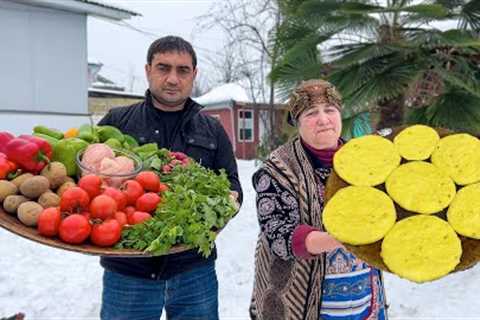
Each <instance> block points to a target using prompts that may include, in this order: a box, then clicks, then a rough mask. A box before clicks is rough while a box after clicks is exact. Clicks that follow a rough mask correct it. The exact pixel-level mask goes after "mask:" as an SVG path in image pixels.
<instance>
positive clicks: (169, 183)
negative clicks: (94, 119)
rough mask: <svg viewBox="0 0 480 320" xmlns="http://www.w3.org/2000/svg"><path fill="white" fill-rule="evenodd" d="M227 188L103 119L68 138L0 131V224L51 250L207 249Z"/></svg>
mask: <svg viewBox="0 0 480 320" xmlns="http://www.w3.org/2000/svg"><path fill="white" fill-rule="evenodd" d="M87 127H88V128H87ZM82 130H83V131H82ZM22 148H24V149H23V151H24V152H23V154H24V155H25V150H27V149H28V157H25V156H23V157H22V156H21V155H22V152H21V150H22ZM25 148H27V149H25ZM229 188H230V184H229V181H228V179H227V177H226V174H225V173H224V172H221V173H220V174H219V175H217V174H216V173H214V172H213V171H211V170H208V169H206V168H204V167H202V166H200V165H199V164H198V163H196V162H195V161H193V160H192V159H190V158H188V157H187V156H186V155H184V154H183V153H179V152H170V151H168V150H165V149H159V148H158V147H157V145H156V144H154V143H152V144H147V145H143V146H138V144H137V143H136V141H135V140H134V138H133V137H130V136H127V135H124V134H123V133H122V132H120V131H119V130H118V129H116V128H114V127H111V126H103V127H96V126H95V127H92V126H83V127H81V128H80V129H79V130H69V131H68V137H67V132H66V133H65V134H62V133H61V132H58V131H55V130H52V129H48V128H44V127H35V128H34V135H21V136H18V137H14V136H13V135H11V134H9V133H6V132H0V204H1V205H0V227H2V228H4V229H6V230H8V231H10V232H12V233H14V234H17V235H19V236H21V237H24V238H26V239H29V240H32V241H35V242H38V243H41V244H44V245H48V246H51V247H55V248H60V249H64V250H69V251H74V252H80V253H84V254H89V255H100V256H112V257H145V256H156V255H165V254H174V253H178V252H182V251H186V250H190V249H195V250H197V251H199V252H200V253H201V254H203V255H204V256H208V255H209V254H210V253H211V251H212V250H213V248H214V240H215V238H216V235H217V233H218V230H220V229H221V228H222V227H223V226H224V225H225V224H226V222H227V221H228V220H229V219H230V218H231V217H232V216H233V215H234V214H235V213H236V212H237V208H236V207H235V204H234V202H232V201H231V198H230V196H229V191H230V190H229Z"/></svg>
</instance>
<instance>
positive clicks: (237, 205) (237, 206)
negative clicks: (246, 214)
mask: <svg viewBox="0 0 480 320" xmlns="http://www.w3.org/2000/svg"><path fill="white" fill-rule="evenodd" d="M230 200H232V203H233V205H234V206H235V209H236V210H237V212H238V210H240V203H238V192H237V191H233V190H231V191H230Z"/></svg>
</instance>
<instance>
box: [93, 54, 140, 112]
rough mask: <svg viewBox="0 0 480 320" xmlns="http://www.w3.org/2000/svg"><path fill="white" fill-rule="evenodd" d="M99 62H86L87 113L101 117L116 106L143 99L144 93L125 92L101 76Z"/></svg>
mask: <svg viewBox="0 0 480 320" xmlns="http://www.w3.org/2000/svg"><path fill="white" fill-rule="evenodd" d="M102 66H103V64H102V63H101V62H96V61H89V62H88V111H89V112H90V113H92V114H93V115H94V117H95V119H97V118H101V117H103V116H104V115H105V114H106V113H107V112H108V110H110V109H111V108H114V107H118V106H127V105H131V104H134V103H137V102H139V101H142V100H143V99H144V98H145V94H144V93H135V92H129V91H125V88H124V87H122V86H119V85H117V84H116V83H115V82H113V81H112V80H110V79H108V78H106V77H104V76H102V75H101V74H100V71H101V69H102Z"/></svg>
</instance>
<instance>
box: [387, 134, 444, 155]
mask: <svg viewBox="0 0 480 320" xmlns="http://www.w3.org/2000/svg"><path fill="white" fill-rule="evenodd" d="M439 140H440V136H439V135H438V133H437V131H436V130H435V129H433V128H431V127H428V126H424V125H414V126H410V127H408V128H405V129H403V130H402V131H401V132H400V133H399V134H397V135H396V136H395V138H394V139H393V143H394V144H395V147H396V148H397V150H398V153H399V154H400V156H402V157H403V158H405V159H407V160H426V159H428V158H430V156H431V155H432V152H433V150H434V149H435V147H436V146H437V143H438V141H439Z"/></svg>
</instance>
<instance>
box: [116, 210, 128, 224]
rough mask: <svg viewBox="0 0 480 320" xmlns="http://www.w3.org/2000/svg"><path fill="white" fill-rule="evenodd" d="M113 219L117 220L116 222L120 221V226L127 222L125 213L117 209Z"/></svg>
mask: <svg viewBox="0 0 480 320" xmlns="http://www.w3.org/2000/svg"><path fill="white" fill-rule="evenodd" d="M114 217H115V220H117V221H118V223H120V226H121V227H122V228H123V226H124V225H126V224H127V214H126V213H125V212H123V211H117V212H115V215H114Z"/></svg>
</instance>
